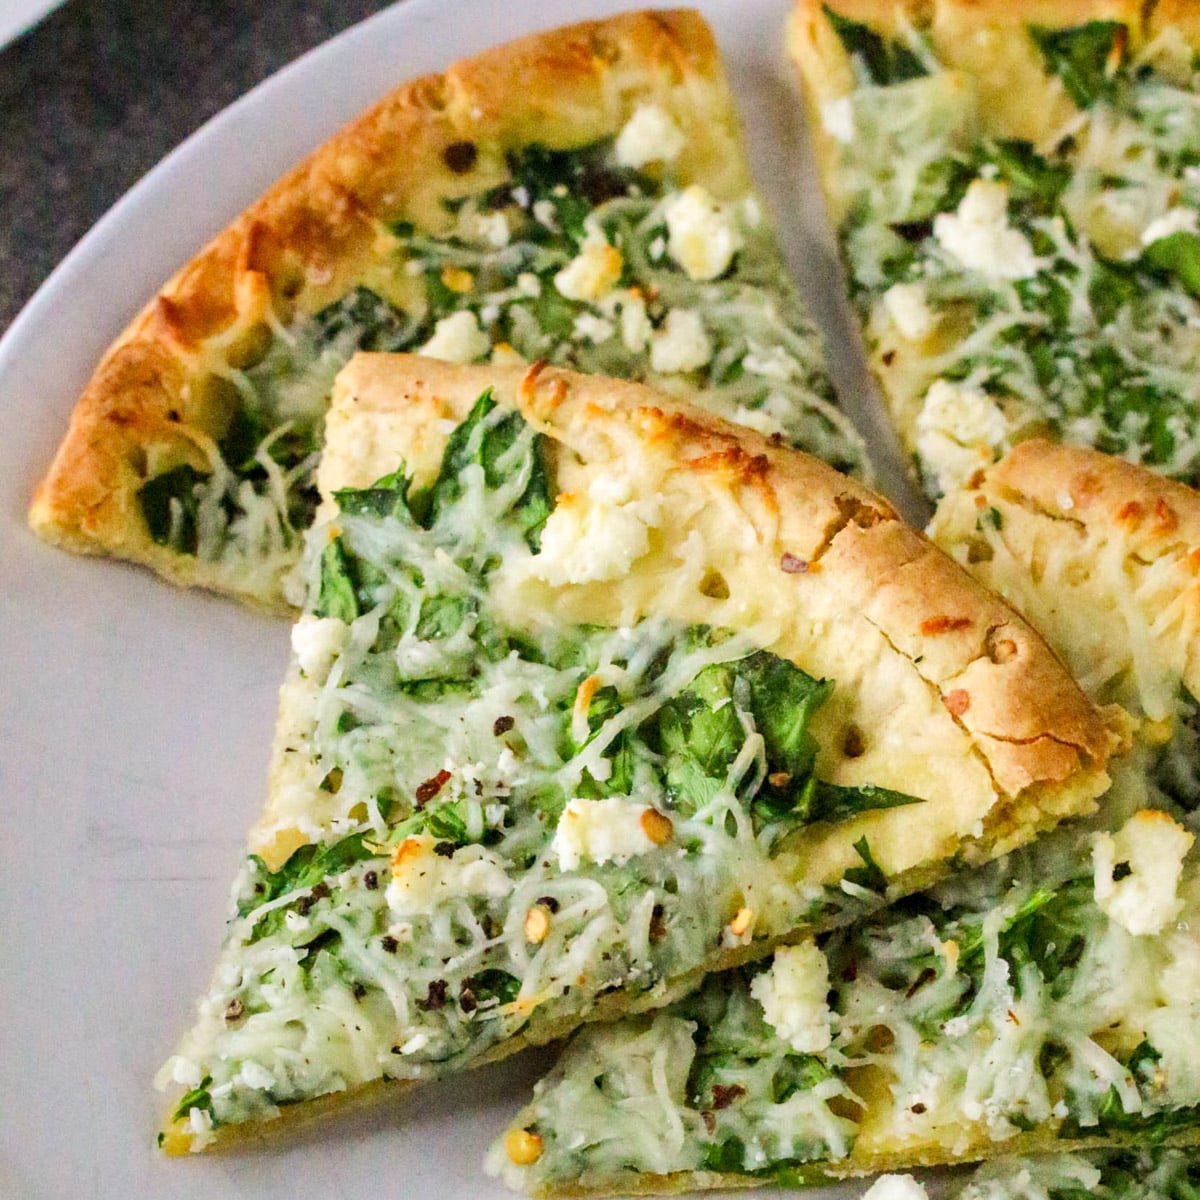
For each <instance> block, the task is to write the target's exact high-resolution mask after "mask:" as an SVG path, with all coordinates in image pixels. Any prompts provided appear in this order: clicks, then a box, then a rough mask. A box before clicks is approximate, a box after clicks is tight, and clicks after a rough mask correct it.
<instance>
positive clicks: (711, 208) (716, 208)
mask: <svg viewBox="0 0 1200 1200" xmlns="http://www.w3.org/2000/svg"><path fill="white" fill-rule="evenodd" d="M663 215H664V217H665V218H666V221H667V251H668V252H669V253H670V255H671V257H672V258H673V259H674V260H675V261H676V262H677V263H678V264H679V265H680V266H681V267H682V268H683V269H684V271H685V272H686V273H687V275H688V277H689V278H690V279H696V280H708V279H716V278H717V277H718V276H719V275H723V274H724V273H725V272H726V271H727V270H728V269H729V264H730V263H731V262H733V256H734V255H735V254H736V253H737V252H738V251H739V250H740V249H741V248H742V235H741V234H740V233H739V232H738V231H737V228H736V227H735V226H734V224H733V222H732V220H731V219H730V217H729V214H728V213H727V212H726V211H725V209H724V208H723V207H722V206H721V205H720V204H718V203H717V202H716V200H714V199H713V197H712V196H711V195H710V194H709V192H708V191H707V190H706V189H705V188H702V187H700V186H699V185H698V184H693V185H692V186H691V187H689V188H685V189H684V190H683V191H682V192H677V193H676V194H675V195H673V196H670V197H668V198H667V200H666V201H665V202H664V204H663Z"/></svg>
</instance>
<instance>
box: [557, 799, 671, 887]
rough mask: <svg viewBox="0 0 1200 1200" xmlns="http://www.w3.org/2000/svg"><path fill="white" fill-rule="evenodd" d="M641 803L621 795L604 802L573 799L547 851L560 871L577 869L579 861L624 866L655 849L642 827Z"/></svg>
mask: <svg viewBox="0 0 1200 1200" xmlns="http://www.w3.org/2000/svg"><path fill="white" fill-rule="evenodd" d="M647 811H648V810H647V808H646V806H645V805H644V804H632V803H630V802H629V801H628V800H624V799H622V798H621V797H620V796H610V797H608V798H607V799H605V800H579V799H575V800H572V801H571V802H570V803H569V804H568V805H567V807H566V808H564V809H563V814H562V816H561V817H559V819H558V827H557V828H556V829H555V831H554V839H553V841H552V842H551V843H550V849H551V850H552V851H553V853H554V854H556V855H557V856H558V867H559V870H561V871H574V870H577V869H578V867H579V865H580V863H582V862H585V861H587V862H594V863H608V862H612V863H617V864H620V863H625V862H628V861H629V860H630V859H631V858H634V857H635V856H636V855H639V854H646V853H647V852H648V851H650V850H653V849H654V842H653V841H651V839H650V837H649V836H648V834H647V833H646V830H645V829H644V828H643V825H642V817H643V815H644V814H645V813H646V812H647Z"/></svg>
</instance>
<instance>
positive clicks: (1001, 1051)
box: [490, 441, 1200, 1200]
mask: <svg viewBox="0 0 1200 1200" xmlns="http://www.w3.org/2000/svg"><path fill="white" fill-rule="evenodd" d="M932 532H933V535H934V537H935V539H936V540H937V541H938V542H939V544H940V545H942V546H943V547H944V548H945V549H947V550H948V551H949V552H950V553H951V554H953V555H954V556H955V557H957V558H959V559H960V560H961V561H962V562H963V563H964V564H965V565H967V566H968V567H969V569H970V570H971V571H972V572H973V573H974V574H975V575H976V576H978V577H979V578H980V579H982V580H983V581H985V582H986V583H988V584H989V585H990V586H991V587H993V588H995V589H996V590H997V591H998V592H999V593H1001V594H1004V595H1006V596H1007V597H1009V598H1010V599H1012V600H1013V602H1014V603H1016V604H1017V605H1019V606H1020V607H1021V608H1022V610H1023V611H1025V612H1026V613H1028V614H1029V616H1030V617H1031V618H1032V619H1034V620H1035V621H1036V622H1037V623H1038V625H1039V627H1041V628H1044V629H1046V630H1047V632H1048V634H1049V636H1050V638H1051V643H1052V645H1054V646H1055V648H1056V649H1057V650H1058V651H1059V652H1060V653H1061V654H1062V655H1063V656H1064V657H1065V658H1066V660H1067V661H1068V662H1069V663H1070V665H1071V667H1072V669H1073V670H1074V671H1075V673H1076V674H1077V675H1078V677H1079V678H1080V679H1083V680H1085V681H1086V683H1087V686H1088V688H1089V690H1090V691H1091V693H1092V694H1093V696H1094V698H1096V699H1098V700H1102V701H1105V702H1119V703H1120V704H1121V705H1122V706H1124V708H1125V711H1126V712H1127V713H1128V714H1129V715H1130V719H1131V721H1133V722H1134V723H1135V725H1134V731H1133V746H1132V749H1131V751H1130V753H1129V754H1128V755H1126V756H1125V757H1123V758H1122V759H1120V760H1119V761H1117V762H1115V763H1114V764H1113V766H1112V774H1113V786H1112V789H1111V790H1110V792H1109V793H1108V794H1107V795H1106V796H1105V797H1104V799H1103V800H1102V801H1101V809H1100V812H1099V813H1098V814H1097V815H1096V816H1094V817H1091V818H1088V819H1087V820H1086V821H1084V822H1070V823H1067V824H1064V825H1062V826H1060V827H1059V828H1058V829H1056V830H1054V831H1052V832H1050V833H1047V834H1046V835H1044V836H1043V837H1041V838H1040V839H1039V840H1038V841H1036V842H1035V843H1033V844H1032V845H1030V846H1027V847H1023V848H1021V849H1019V850H1017V851H1016V852H1015V853H1013V854H1011V855H1008V856H1006V857H1004V858H1001V859H998V860H995V861H994V862H992V863H990V864H987V865H985V866H983V867H981V868H979V869H977V870H974V871H965V872H959V873H957V874H955V875H953V876H952V877H950V878H948V879H946V880H944V881H943V882H941V883H940V884H938V885H937V886H935V887H934V888H933V889H931V890H930V891H928V892H926V893H924V894H922V895H919V896H914V897H907V898H901V899H899V900H897V901H896V902H895V903H894V904H893V905H892V906H891V907H890V908H888V909H887V910H885V911H884V912H882V913H879V914H870V915H868V916H866V917H865V918H863V919H862V920H861V921H860V922H858V923H856V924H854V925H851V926H849V927H846V928H841V929H837V930H834V931H833V932H831V933H830V934H828V935H827V936H826V937H825V938H823V939H821V940H820V941H819V942H818V941H814V940H812V939H806V940H802V941H800V942H798V943H797V944H795V945H792V946H788V947H786V948H783V949H780V950H777V951H776V953H775V956H774V958H773V960H771V961H770V962H768V963H760V964H752V965H749V966H743V967H742V968H740V969H739V970H737V971H735V972H732V973H730V974H727V975H724V976H710V977H709V978H708V979H707V980H706V981H705V983H704V984H703V986H702V987H701V988H700V989H698V990H697V991H696V992H695V993H693V994H692V995H691V996H689V997H687V998H686V999H684V1000H682V1001H680V1002H678V1003H676V1004H675V1005H674V1006H673V1007H672V1008H669V1009H667V1010H666V1011H665V1012H663V1013H658V1014H654V1015H653V1016H650V1017H640V1018H627V1019H626V1020H625V1021H623V1022H618V1023H615V1024H612V1025H609V1026H602V1027H593V1028H591V1029H589V1030H588V1031H586V1032H584V1033H582V1034H580V1035H578V1036H577V1037H576V1039H575V1040H574V1041H573V1042H572V1043H571V1044H570V1046H569V1048H568V1049H567V1050H566V1052H565V1053H564V1055H563V1057H562V1059H561V1060H560V1062H559V1063H558V1065H557V1066H556V1068H555V1069H554V1070H553V1072H552V1073H551V1074H550V1075H549V1076H548V1077H547V1078H546V1079H545V1080H543V1081H542V1082H541V1083H540V1084H539V1085H538V1087H537V1089H536V1091H535V1094H534V1098H533V1101H532V1103H531V1105H530V1106H529V1107H528V1108H527V1109H526V1110H525V1111H524V1112H523V1113H522V1114H521V1115H520V1116H519V1117H518V1118H517V1120H516V1122H515V1123H514V1124H513V1126H512V1128H511V1129H510V1130H509V1131H508V1133H507V1135H506V1136H505V1137H504V1138H503V1139H502V1140H501V1142H500V1143H498V1144H497V1146H496V1147H495V1149H494V1151H493V1153H492V1156H491V1159H490V1166H491V1169H492V1170H493V1171H495V1172H496V1173H498V1174H500V1175H502V1176H503V1177H504V1178H505V1179H507V1180H508V1182H510V1183H511V1184H512V1185H514V1186H515V1187H518V1188H521V1189H523V1190H526V1191H530V1192H533V1193H535V1194H539V1195H578V1194H581V1193H596V1194H607V1193H629V1192H656V1191H675V1190H687V1189H689V1188H697V1187H727V1186H735V1185H736V1186H749V1185H753V1184H756V1183H757V1184H765V1183H776V1184H791V1185H804V1184H811V1183H817V1182H821V1181H825V1180H828V1179H831V1178H837V1177H844V1176H847V1175H862V1174H866V1173H869V1172H872V1171H879V1170H897V1169H902V1168H908V1167H913V1166H919V1165H930V1164H938V1163H950V1162H969V1161H973V1160H977V1159H983V1158H994V1157H997V1156H1004V1155H1013V1154H1018V1153H1032V1152H1047V1151H1052V1150H1055V1149H1059V1150H1066V1149H1074V1148H1079V1147H1085V1146H1094V1145H1105V1144H1113V1143H1116V1144H1124V1145H1127V1146H1131V1147H1141V1146H1145V1145H1155V1144H1163V1143H1174V1142H1178V1143H1182V1144H1189V1145H1191V1144H1195V1142H1196V1141H1197V1138H1198V1137H1200V1057H1198V1056H1197V1053H1196V1044H1195V1030H1196V1027H1197V1020H1198V1019H1200V1007H1198V1006H1200V986H1198V981H1200V975H1198V974H1197V972H1198V971H1200V848H1197V847H1196V845H1195V832H1196V830H1197V828H1200V815H1198V814H1200V779H1198V777H1197V773H1196V759H1197V730H1198V728H1200V703H1198V700H1197V683H1198V681H1197V676H1196V659H1195V656H1196V654H1197V652H1198V650H1200V630H1198V629H1197V620H1198V614H1200V608H1198V607H1197V601H1198V600H1200V580H1198V572H1200V552H1198V551H1197V547H1198V546H1200V497H1197V495H1196V493H1195V492H1193V491H1192V490H1191V489H1189V488H1187V487H1185V486H1183V485H1180V484H1177V483H1174V482H1171V481H1167V480H1164V479H1162V478H1160V477H1158V476H1156V475H1154V474H1152V473H1150V472H1148V471H1147V470H1145V469H1144V468H1140V467H1135V466H1132V465H1129V464H1126V463H1122V462H1119V461H1117V460H1115V459H1112V458H1109V457H1106V456H1104V455H1100V454H1097V453H1095V452H1092V451H1081V450H1076V449H1071V448H1067V447H1063V446H1061V445H1055V444H1052V443H1047V442H1034V441H1031V442H1027V443H1024V444H1023V445H1022V446H1020V447H1019V448H1018V449H1017V450H1016V451H1015V452H1014V453H1013V454H1012V455H1010V456H1009V458H1007V459H1006V460H1005V461H1003V462H1002V463H1000V464H999V465H998V466H996V467H994V468H992V469H991V470H989V471H986V472H981V473H980V475H979V478H977V480H976V482H975V484H974V486H972V487H971V488H969V489H963V490H959V491H957V492H955V493H953V494H951V495H949V496H947V497H946V499H945V500H944V501H943V503H942V505H941V507H940V508H939V510H938V514H937V516H936V518H935V520H934V523H933V526H932ZM860 882H865V880H860ZM878 885H879V881H878V880H877V881H876V886H878ZM1169 1160H1170V1156H1167V1157H1166V1158H1164V1163H1166V1162H1169ZM1126 1161H1127V1158H1121V1157H1120V1156H1115V1157H1113V1156H1110V1158H1109V1159H1107V1160H1097V1162H1098V1163H1099V1164H1100V1166H1099V1167H1098V1168H1097V1167H1093V1166H1091V1165H1087V1164H1085V1163H1084V1160H1082V1159H1077V1158H1070V1159H1065V1158H1064V1159H1062V1160H1060V1161H1058V1162H1053V1161H1050V1160H1048V1162H1049V1165H1046V1166H1045V1167H1044V1172H1046V1173H1047V1174H1046V1176H1045V1177H1046V1179H1047V1180H1052V1179H1055V1178H1057V1179H1058V1180H1059V1183H1058V1185H1057V1186H1059V1187H1065V1186H1066V1185H1065V1183H1063V1182H1062V1181H1063V1180H1065V1179H1069V1178H1070V1173H1071V1172H1072V1171H1077V1172H1078V1171H1083V1174H1082V1175H1079V1177H1078V1181H1077V1182H1079V1183H1080V1184H1081V1185H1082V1184H1084V1183H1085V1182H1086V1181H1088V1180H1092V1181H1093V1182H1099V1181H1100V1180H1102V1179H1103V1180H1105V1181H1106V1182H1105V1186H1106V1187H1111V1189H1112V1191H1111V1193H1110V1194H1113V1195H1122V1194H1127V1193H1126V1192H1125V1191H1124V1190H1123V1189H1125V1188H1127V1187H1128V1185H1129V1184H1130V1178H1129V1176H1128V1174H1127V1173H1123V1172H1125V1168H1124V1167H1121V1166H1120V1165H1119V1164H1120V1163H1122V1162H1126ZM1080 1164H1084V1165H1082V1166H1081V1165H1080ZM1114 1164H1116V1165H1114ZM1022 1169H1024V1168H1022ZM1156 1169H1157V1168H1156ZM1006 1170H1008V1168H1006ZM1029 1170H1033V1168H1029ZM1037 1170H1038V1171H1039V1172H1042V1171H1043V1167H1040V1166H1039V1167H1038V1168H1037ZM1163 1170H1164V1174H1163V1180H1164V1186H1166V1182H1165V1181H1166V1179H1167V1176H1170V1178H1171V1179H1174V1178H1176V1177H1177V1176H1178V1170H1177V1169H1175V1168H1171V1169H1170V1170H1168V1169H1167V1168H1166V1167H1164V1168H1163ZM1056 1172H1057V1174H1055V1173H1056ZM1009 1174H1010V1177H1011V1179H1012V1180H1013V1181H1016V1180H1018V1179H1020V1178H1023V1176H1022V1175H1021V1171H1020V1170H1018V1169H1017V1168H1012V1169H1011V1170H1010V1171H1009ZM1002 1176H1003V1172H1001V1173H1000V1175H997V1176H994V1177H995V1178H1001V1177H1002ZM990 1178H993V1176H991V1175H988V1176H982V1177H981V1179H980V1181H979V1182H978V1184H977V1187H978V1189H979V1190H980V1191H982V1192H983V1194H991V1193H990V1192H987V1191H986V1189H985V1183H984V1181H985V1180H986V1179H990ZM1033 1178H1035V1176H1030V1177H1029V1178H1026V1183H1027V1184H1028V1186H1029V1188H1030V1189H1031V1190H1029V1191H1027V1192H1024V1193H1018V1194H1022V1195H1037V1194H1038V1193H1037V1192H1036V1191H1035V1190H1032V1189H1033V1187H1034V1184H1033V1182H1031V1179H1033ZM1036 1178H1041V1175H1037V1176H1036ZM1122 1181H1123V1182H1122ZM905 1186H907V1185H905ZM913 1186H914V1187H915V1185H913ZM992 1186H993V1185H992V1184H991V1183H988V1184H987V1187H992ZM995 1186H996V1187H999V1186H1000V1185H999V1184H998V1183H997V1184H996V1185H995ZM1005 1186H1007V1185H1005ZM1047 1186H1049V1184H1047ZM1181 1186H1182V1185H1181ZM877 1187H878V1189H879V1190H878V1196H879V1197H880V1198H882V1197H885V1196H888V1195H891V1194H892V1191H890V1190H889V1189H890V1188H894V1189H895V1195H896V1196H897V1197H898V1198H900V1197H908V1198H910V1200H913V1198H916V1197H918V1196H920V1195H923V1193H918V1192H914V1191H907V1192H906V1191H903V1190H900V1189H901V1185H900V1184H899V1183H896V1184H894V1185H892V1184H884V1183H881V1184H879V1185H877ZM1088 1190H1090V1189H1087V1188H1085V1189H1084V1192H1083V1193H1081V1194H1086V1193H1087V1191H1088ZM871 1194H872V1195H874V1194H875V1193H871ZM966 1194H968V1195H972V1194H974V1193H972V1192H971V1191H970V1189H968V1192H967V1193H966ZM1006 1194H1008V1193H1006V1192H1004V1191H999V1192H997V1195H1001V1196H1002V1195H1006ZM1049 1194H1054V1193H1053V1191H1051V1192H1050V1193H1049ZM1101 1194H1104V1193H1101ZM1134 1194H1136V1193H1134ZM1180 1194H1181V1195H1188V1194H1190V1193H1189V1192H1188V1191H1187V1190H1186V1189H1184V1190H1182V1191H1181V1193H1180Z"/></svg>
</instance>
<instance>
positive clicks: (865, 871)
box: [843, 837, 887, 894]
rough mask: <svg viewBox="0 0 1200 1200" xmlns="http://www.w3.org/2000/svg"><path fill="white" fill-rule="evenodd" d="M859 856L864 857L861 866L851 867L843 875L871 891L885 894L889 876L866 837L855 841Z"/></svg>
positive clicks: (851, 881)
mask: <svg viewBox="0 0 1200 1200" xmlns="http://www.w3.org/2000/svg"><path fill="white" fill-rule="evenodd" d="M854 849H855V851H856V852H857V854H858V857H859V858H861V859H862V861H863V865H862V866H861V867H851V868H850V869H849V870H848V871H847V872H846V873H845V875H844V876H843V878H845V879H846V880H848V881H849V882H850V883H853V884H857V885H858V887H861V888H866V889H867V891H869V892H879V893H880V894H883V893H884V892H886V891H887V876H886V875H885V874H884V873H883V870H882V869H881V868H880V866H879V864H878V863H877V862H876V861H875V856H874V855H873V854H872V853H871V844H870V842H868V841H867V839H866V838H865V837H860V838H859V839H858V841H857V842H855V843H854Z"/></svg>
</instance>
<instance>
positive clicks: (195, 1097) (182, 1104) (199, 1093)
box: [171, 1075, 213, 1121]
mask: <svg viewBox="0 0 1200 1200" xmlns="http://www.w3.org/2000/svg"><path fill="white" fill-rule="evenodd" d="M210 1087H212V1076H211V1075H205V1077H204V1078H203V1079H202V1080H200V1082H199V1083H198V1084H197V1085H196V1086H195V1087H194V1088H192V1089H191V1090H190V1091H187V1092H184V1094H183V1095H182V1096H181V1097H180V1099H179V1103H178V1105H177V1106H176V1108H175V1111H174V1113H172V1114H171V1119H172V1120H174V1121H186V1120H187V1116H188V1113H190V1112H191V1111H192V1109H193V1108H198V1109H200V1110H201V1111H202V1112H206V1113H208V1114H209V1116H212V1110H213V1101H212V1096H211V1094H210V1093H209V1090H208V1089H209V1088H210Z"/></svg>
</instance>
